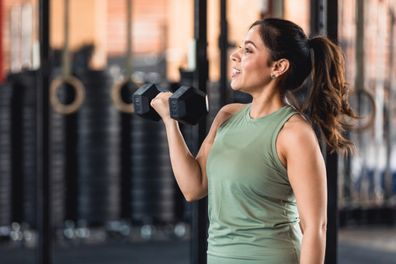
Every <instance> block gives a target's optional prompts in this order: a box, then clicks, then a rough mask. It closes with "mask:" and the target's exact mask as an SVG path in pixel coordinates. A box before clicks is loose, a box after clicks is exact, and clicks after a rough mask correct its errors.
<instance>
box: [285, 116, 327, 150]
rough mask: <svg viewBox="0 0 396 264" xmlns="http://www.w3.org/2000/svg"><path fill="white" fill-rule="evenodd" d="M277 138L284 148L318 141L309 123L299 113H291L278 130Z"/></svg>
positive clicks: (313, 143)
mask: <svg viewBox="0 0 396 264" xmlns="http://www.w3.org/2000/svg"><path fill="white" fill-rule="evenodd" d="M278 140H279V143H280V145H281V146H283V147H285V148H288V147H296V146H304V145H305V146H307V145H306V144H308V145H315V144H318V143H319V142H318V139H317V137H316V134H315V131H314V129H313V128H312V125H311V123H310V122H309V121H308V120H306V119H305V118H304V117H303V116H302V115H300V114H296V115H293V116H292V117H291V118H290V119H289V120H288V121H287V122H286V123H285V125H284V126H283V128H282V130H281V131H280V132H279V135H278Z"/></svg>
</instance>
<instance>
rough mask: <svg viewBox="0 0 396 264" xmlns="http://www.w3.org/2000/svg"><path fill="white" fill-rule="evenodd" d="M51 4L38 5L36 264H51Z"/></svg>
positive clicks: (41, 2)
mask: <svg viewBox="0 0 396 264" xmlns="http://www.w3.org/2000/svg"><path fill="white" fill-rule="evenodd" d="M49 19H50V1H49V0H40V1H39V38H40V64H41V67H40V71H39V72H40V78H39V85H38V87H37V97H36V101H37V116H36V121H37V138H36V144H37V158H36V162H37V177H38V183H37V207H38V208H37V212H38V214H37V217H38V254H37V263H39V264H50V263H51V262H52V259H51V234H50V232H51V226H50V223H51V222H50V203H49V201H50V188H49V187H50V186H49V166H48V157H49V156H48V154H49V145H48V144H49V131H48V127H49V126H48V125H49V122H48V118H49V104H48V102H49V99H48V98H49V78H50V69H51V66H50V57H49V53H50V24H49V23H50V22H49Z"/></svg>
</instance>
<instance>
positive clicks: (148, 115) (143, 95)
mask: <svg viewBox="0 0 396 264" xmlns="http://www.w3.org/2000/svg"><path fill="white" fill-rule="evenodd" d="M159 93H160V91H159V90H158V88H157V86H156V85H155V84H151V83H150V84H146V85H143V86H142V87H141V88H139V89H138V90H137V91H136V92H135V93H134V94H133V106H134V108H135V113H136V114H137V115H139V116H141V117H143V118H145V119H150V120H154V121H158V120H160V119H161V117H160V116H159V115H158V113H157V112H156V111H155V110H154V109H153V108H152V107H151V105H150V102H151V100H152V99H154V97H156V96H157V94H159Z"/></svg>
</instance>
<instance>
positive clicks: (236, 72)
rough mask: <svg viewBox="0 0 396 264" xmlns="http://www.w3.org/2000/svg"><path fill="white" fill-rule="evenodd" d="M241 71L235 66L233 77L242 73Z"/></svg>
mask: <svg viewBox="0 0 396 264" xmlns="http://www.w3.org/2000/svg"><path fill="white" fill-rule="evenodd" d="M240 73H241V71H240V70H238V69H235V68H232V77H235V76H236V75H238V74H240Z"/></svg>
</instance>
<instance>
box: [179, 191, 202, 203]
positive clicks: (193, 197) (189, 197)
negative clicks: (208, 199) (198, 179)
mask: <svg viewBox="0 0 396 264" xmlns="http://www.w3.org/2000/svg"><path fill="white" fill-rule="evenodd" d="M183 196H184V199H186V201H187V202H189V203H192V202H195V201H198V200H200V199H202V198H204V197H205V196H206V193H203V192H199V193H184V194H183Z"/></svg>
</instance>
